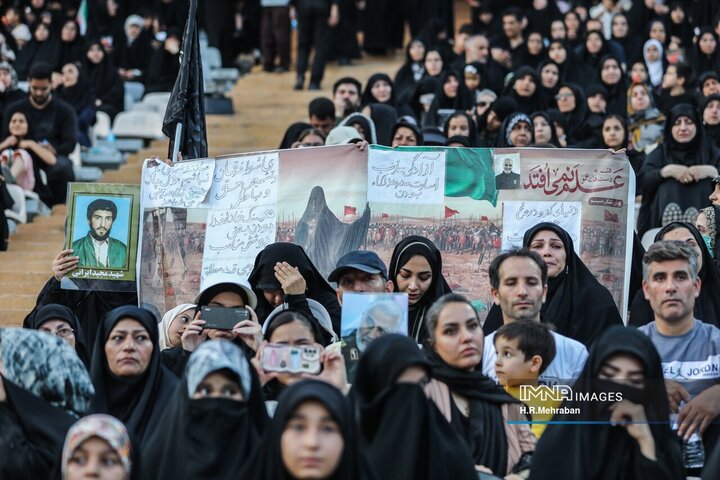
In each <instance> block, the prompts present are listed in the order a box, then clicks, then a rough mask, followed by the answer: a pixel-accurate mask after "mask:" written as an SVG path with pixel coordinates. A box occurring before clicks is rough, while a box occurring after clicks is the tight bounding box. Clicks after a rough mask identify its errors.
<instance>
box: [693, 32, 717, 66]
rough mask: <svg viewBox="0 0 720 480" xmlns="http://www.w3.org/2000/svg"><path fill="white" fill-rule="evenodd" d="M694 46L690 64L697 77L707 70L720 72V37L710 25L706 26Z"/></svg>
mask: <svg viewBox="0 0 720 480" xmlns="http://www.w3.org/2000/svg"><path fill="white" fill-rule="evenodd" d="M697 39H698V40H697V42H696V43H695V44H694V45H693V47H692V55H691V56H690V65H691V66H692V70H693V74H694V75H695V78H697V77H699V76H700V75H701V74H702V73H704V72H707V71H714V72H720V48H718V38H717V35H716V34H715V32H714V31H713V30H712V29H711V28H710V27H704V28H702V29H701V30H700V34H699V35H698V36H697Z"/></svg>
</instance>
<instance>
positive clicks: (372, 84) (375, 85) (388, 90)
mask: <svg viewBox="0 0 720 480" xmlns="http://www.w3.org/2000/svg"><path fill="white" fill-rule="evenodd" d="M395 98H396V95H395V88H394V86H393V81H392V80H391V79H390V77H389V76H388V75H387V74H386V73H375V74H373V75H371V76H370V78H368V81H367V84H366V85H365V90H363V94H362V98H361V100H360V105H361V106H363V107H364V106H366V105H370V104H371V103H380V104H382V105H389V106H391V107H395Z"/></svg>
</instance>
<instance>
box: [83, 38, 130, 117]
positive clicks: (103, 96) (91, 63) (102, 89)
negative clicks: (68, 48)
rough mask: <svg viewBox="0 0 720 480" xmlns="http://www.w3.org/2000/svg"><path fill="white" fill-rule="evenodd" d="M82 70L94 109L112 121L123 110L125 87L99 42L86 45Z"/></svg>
mask: <svg viewBox="0 0 720 480" xmlns="http://www.w3.org/2000/svg"><path fill="white" fill-rule="evenodd" d="M84 68H85V71H86V73H87V76H88V81H89V84H90V86H91V88H92V89H93V91H94V92H95V95H96V100H95V107H96V108H97V109H98V110H99V111H101V112H105V113H107V114H108V115H110V119H111V120H113V119H114V118H115V115H117V114H118V113H120V112H122V111H123V110H124V108H125V105H124V102H125V89H124V88H125V87H124V86H123V81H122V78H120V75H118V73H117V69H116V68H115V66H114V65H113V63H112V61H111V60H110V58H109V57H108V55H107V53H105V48H104V47H103V46H102V44H101V43H100V42H98V41H93V42H90V44H89V45H88V47H87V49H86V54H85V59H84Z"/></svg>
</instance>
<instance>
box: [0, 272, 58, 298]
mask: <svg viewBox="0 0 720 480" xmlns="http://www.w3.org/2000/svg"><path fill="white" fill-rule="evenodd" d="M48 278H50V276H47V277H46V278H45V279H44V280H41V281H40V282H21V281H14V282H8V283H6V284H5V285H3V287H2V291H3V293H4V294H15V295H34V296H35V297H37V295H38V293H40V290H41V289H42V287H43V285H44V284H45V282H46V281H47V279H48Z"/></svg>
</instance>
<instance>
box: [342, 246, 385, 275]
mask: <svg viewBox="0 0 720 480" xmlns="http://www.w3.org/2000/svg"><path fill="white" fill-rule="evenodd" d="M348 270H360V271H361V272H366V273H371V274H373V275H377V274H378V273H379V274H380V275H382V276H383V278H384V279H385V280H387V277H388V275H387V268H386V267H385V263H384V262H383V261H382V260H380V257H378V255H377V253H375V252H368V251H366V250H355V251H352V252H349V253H346V254H345V255H343V256H342V257H340V260H338V261H337V265H335V270H333V271H332V272H330V275H329V276H328V281H330V282H337V281H338V280H340V277H341V276H342V275H343V273H345V272H346V271H348Z"/></svg>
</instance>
